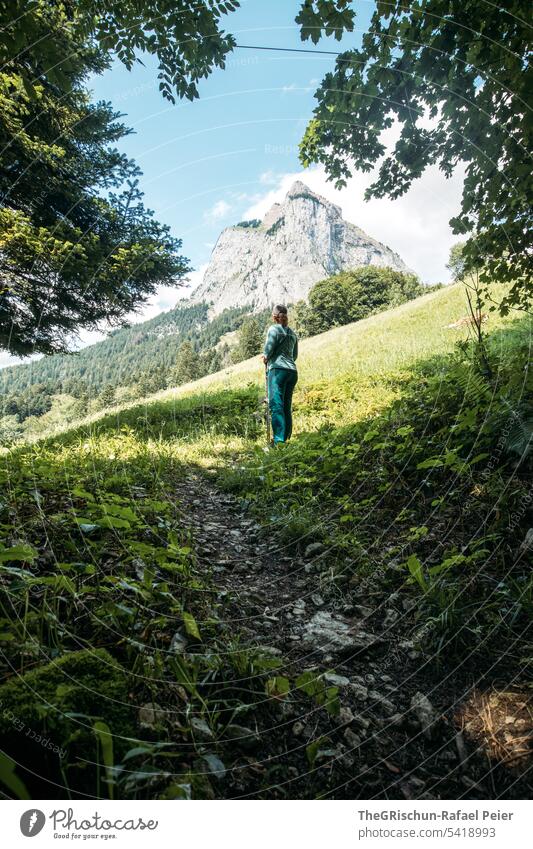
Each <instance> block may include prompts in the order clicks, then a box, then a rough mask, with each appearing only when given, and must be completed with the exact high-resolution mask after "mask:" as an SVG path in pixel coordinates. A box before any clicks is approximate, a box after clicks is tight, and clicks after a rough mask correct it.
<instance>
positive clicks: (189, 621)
mask: <svg viewBox="0 0 533 849" xmlns="http://www.w3.org/2000/svg"><path fill="white" fill-rule="evenodd" d="M183 624H184V625H185V630H186V631H187V633H188V634H189V636H190V637H194V638H195V639H196V640H201V639H202V637H201V636H200V631H199V628H198V625H197V624H196V619H195V618H194V616H193V615H192V613H186V612H185V611H183Z"/></svg>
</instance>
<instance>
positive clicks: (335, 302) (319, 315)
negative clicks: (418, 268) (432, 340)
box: [293, 265, 426, 336]
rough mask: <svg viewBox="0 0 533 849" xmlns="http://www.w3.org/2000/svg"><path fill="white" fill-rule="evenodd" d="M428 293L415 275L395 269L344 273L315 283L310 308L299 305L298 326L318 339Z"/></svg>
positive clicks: (373, 269)
mask: <svg viewBox="0 0 533 849" xmlns="http://www.w3.org/2000/svg"><path fill="white" fill-rule="evenodd" d="M425 291H426V289H425V288H424V286H422V284H421V283H420V281H419V279H418V277H417V276H416V275H415V274H411V273H404V272H402V271H395V270H394V269H393V268H379V267H378V266H375V265H368V266H363V267H362V268H356V269H354V270H353V271H342V272H341V273H340V274H335V275H334V276H333V277H328V278H326V279H325V280H319V281H318V283H315V285H314V286H313V287H312V289H311V291H310V292H309V297H308V304H305V303H304V302H299V303H298V304H297V305H296V308H295V311H294V314H293V315H294V324H295V327H296V329H297V330H298V331H299V332H300V333H301V334H302V335H304V336H314V335H315V334H317V333H323V332H324V331H325V330H329V328H330V327H339V326H341V325H344V324H350V323H351V322H352V321H359V320H360V319H362V318H366V317H367V316H369V315H372V313H375V312H379V311H380V310H383V309H388V308H389V307H394V306H397V305H398V304H403V303H404V302H405V301H408V300H410V299H412V298H416V297H418V295H422V294H423V293H424V292H425Z"/></svg>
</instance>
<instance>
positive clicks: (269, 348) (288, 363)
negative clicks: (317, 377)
mask: <svg viewBox="0 0 533 849" xmlns="http://www.w3.org/2000/svg"><path fill="white" fill-rule="evenodd" d="M263 353H264V355H265V357H266V358H267V369H268V370H269V371H270V369H271V368H288V369H291V370H292V371H296V359H297V357H298V337H297V335H296V333H295V332H294V330H292V328H291V327H283V326H282V325H281V324H273V325H271V327H269V328H268V333H267V338H266V342H265V350H264V351H263Z"/></svg>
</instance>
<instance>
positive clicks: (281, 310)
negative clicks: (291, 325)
mask: <svg viewBox="0 0 533 849" xmlns="http://www.w3.org/2000/svg"><path fill="white" fill-rule="evenodd" d="M272 315H287V307H286V306H284V305H283V304H277V305H276V306H275V307H274V309H273V310H272Z"/></svg>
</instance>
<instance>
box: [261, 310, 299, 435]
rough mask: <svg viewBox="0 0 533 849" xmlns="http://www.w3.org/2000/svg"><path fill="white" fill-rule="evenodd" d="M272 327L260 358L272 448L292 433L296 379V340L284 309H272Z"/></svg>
mask: <svg viewBox="0 0 533 849" xmlns="http://www.w3.org/2000/svg"><path fill="white" fill-rule="evenodd" d="M272 320H273V322H274V324H272V325H271V327H269V329H268V333H267V338H266V343H265V350H264V352H263V356H262V357H261V359H262V360H263V363H264V364H265V365H266V368H267V380H268V400H269V407H270V415H271V417H272V433H273V435H274V439H273V443H274V445H277V444H279V443H280V442H287V440H289V439H290V437H291V433H292V393H293V391H294V387H295V386H296V382H297V380H298V371H297V369H296V358H297V357H298V337H297V335H296V333H295V332H294V330H292V328H290V327H289V316H288V313H287V307H285V306H283V305H278V306H276V307H274V309H273V310H272Z"/></svg>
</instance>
